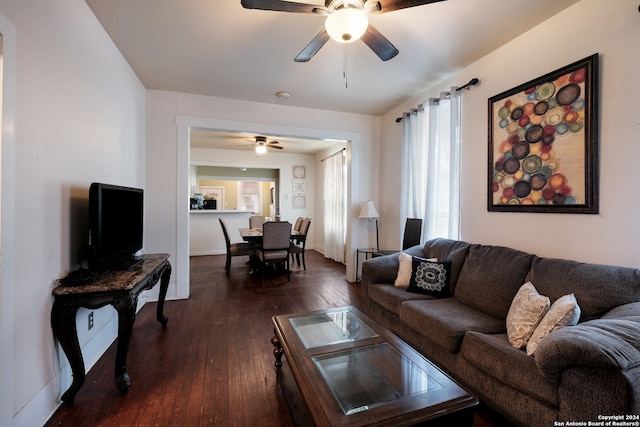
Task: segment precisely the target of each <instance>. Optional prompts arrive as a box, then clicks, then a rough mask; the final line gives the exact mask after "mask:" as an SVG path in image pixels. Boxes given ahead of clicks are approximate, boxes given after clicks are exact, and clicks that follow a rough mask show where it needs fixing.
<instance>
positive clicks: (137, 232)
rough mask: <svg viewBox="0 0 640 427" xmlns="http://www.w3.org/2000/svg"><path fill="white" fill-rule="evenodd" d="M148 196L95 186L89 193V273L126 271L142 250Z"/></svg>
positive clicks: (137, 192)
mask: <svg viewBox="0 0 640 427" xmlns="http://www.w3.org/2000/svg"><path fill="white" fill-rule="evenodd" d="M143 213H144V192H143V190H142V189H140V188H131V187H121V186H118V185H110V184H103V183H98V182H94V183H93V184H91V187H90V189H89V269H91V270H95V271H103V270H125V269H127V268H130V267H131V266H132V265H134V264H135V263H136V262H137V260H136V259H135V257H134V256H135V254H136V252H138V251H139V250H140V249H142V229H143Z"/></svg>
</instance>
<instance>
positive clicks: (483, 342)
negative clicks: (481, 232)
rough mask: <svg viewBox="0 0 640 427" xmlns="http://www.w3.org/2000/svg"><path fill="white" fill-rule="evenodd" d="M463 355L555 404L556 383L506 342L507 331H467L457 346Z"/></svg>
mask: <svg viewBox="0 0 640 427" xmlns="http://www.w3.org/2000/svg"><path fill="white" fill-rule="evenodd" d="M460 353H461V354H462V356H463V357H464V358H465V359H466V360H467V361H469V363H471V364H473V365H475V366H476V367H477V368H478V369H480V370H482V371H484V372H486V373H487V375H490V376H492V377H494V378H495V379H497V380H499V381H500V382H502V383H504V384H507V385H509V386H511V387H513V388H514V389H517V390H519V391H521V392H523V393H525V394H528V395H530V396H532V397H534V398H536V399H539V400H542V401H544V402H546V403H548V404H549V405H552V406H556V407H557V406H558V387H557V385H556V384H555V383H554V382H553V381H552V380H550V379H549V378H548V377H546V376H545V375H543V374H542V373H541V372H540V370H539V369H538V367H537V366H536V362H535V359H534V358H533V357H531V356H527V353H526V352H524V351H522V350H518V349H516V348H514V347H513V346H512V345H511V344H509V340H508V339H507V334H483V333H481V332H474V331H471V332H469V333H467V334H466V335H465V337H464V340H463V342H462V348H461V350H460Z"/></svg>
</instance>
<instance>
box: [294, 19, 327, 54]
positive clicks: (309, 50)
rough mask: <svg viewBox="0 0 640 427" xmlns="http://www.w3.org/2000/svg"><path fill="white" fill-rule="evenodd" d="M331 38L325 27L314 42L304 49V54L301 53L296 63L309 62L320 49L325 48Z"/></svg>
mask: <svg viewBox="0 0 640 427" xmlns="http://www.w3.org/2000/svg"><path fill="white" fill-rule="evenodd" d="M329 38H330V37H329V33H327V30H326V29H324V27H323V28H322V31H320V32H319V33H318V35H316V36H315V37H314V38H313V40H311V41H310V42H309V44H308V45H306V46H305V48H304V49H302V52H300V53H299V54H298V56H296V57H295V59H294V61H296V62H307V61H309V60H310V59H311V58H313V55H315V54H316V53H318V51H319V50H320V48H321V47H322V46H324V45H325V43H326V42H327V41H329Z"/></svg>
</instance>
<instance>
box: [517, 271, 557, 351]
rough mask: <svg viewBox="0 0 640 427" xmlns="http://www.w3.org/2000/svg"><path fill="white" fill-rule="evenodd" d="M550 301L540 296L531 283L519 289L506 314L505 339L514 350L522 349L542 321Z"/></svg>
mask: <svg viewBox="0 0 640 427" xmlns="http://www.w3.org/2000/svg"><path fill="white" fill-rule="evenodd" d="M549 305H550V301H549V298H548V297H545V296H544V295H540V294H539V293H538V291H537V290H536V288H535V286H533V283H531V282H527V283H525V284H524V285H522V286H521V287H520V289H519V290H518V293H517V294H516V296H515V297H514V298H513V301H512V302H511V307H509V312H508V313H507V338H508V339H509V344H511V345H512V346H514V347H515V348H523V347H524V346H525V345H527V341H529V338H530V337H531V334H533V331H534V330H535V328H536V326H538V323H540V320H542V317H543V316H544V315H545V313H546V312H547V310H549Z"/></svg>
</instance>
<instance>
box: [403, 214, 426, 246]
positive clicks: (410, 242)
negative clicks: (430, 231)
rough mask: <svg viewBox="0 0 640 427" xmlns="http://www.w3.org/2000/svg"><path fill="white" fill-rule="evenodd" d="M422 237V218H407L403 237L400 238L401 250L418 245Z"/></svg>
mask: <svg viewBox="0 0 640 427" xmlns="http://www.w3.org/2000/svg"><path fill="white" fill-rule="evenodd" d="M421 238H422V219H420V218H407V222H406V223H405V225H404V237H403V239H402V250H405V249H409V248H410V247H413V246H416V245H419V244H420V243H421V242H420V239H421Z"/></svg>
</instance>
